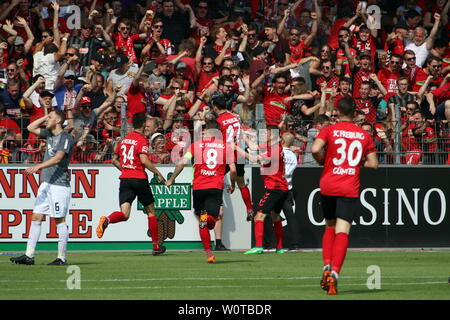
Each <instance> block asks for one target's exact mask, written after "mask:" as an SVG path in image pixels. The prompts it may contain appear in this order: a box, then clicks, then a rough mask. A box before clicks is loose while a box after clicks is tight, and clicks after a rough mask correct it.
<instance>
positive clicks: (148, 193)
mask: <svg viewBox="0 0 450 320" xmlns="http://www.w3.org/2000/svg"><path fill="white" fill-rule="evenodd" d="M134 187H135V193H136V195H137V198H138V201H139V202H140V203H142V205H143V206H144V207H149V206H150V205H151V204H153V203H155V198H154V197H153V192H152V189H151V188H150V184H149V182H148V181H147V180H146V179H136V181H135V186H134Z"/></svg>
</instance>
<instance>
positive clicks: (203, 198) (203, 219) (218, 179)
mask: <svg viewBox="0 0 450 320" xmlns="http://www.w3.org/2000/svg"><path fill="white" fill-rule="evenodd" d="M213 103H214V104H215V105H217V104H220V105H225V100H224V99H221V98H216V99H215V100H214V102H213ZM211 115H212V114H211V113H210V114H209V115H208V116H209V117H208V116H207V117H206V119H205V122H206V125H205V130H204V132H203V136H202V138H201V140H199V141H196V142H194V143H193V144H191V146H190V147H189V150H188V151H187V152H186V154H185V155H184V157H183V158H182V159H181V160H180V161H179V162H178V164H177V166H176V168H175V171H174V173H173V175H172V176H171V177H170V178H169V179H168V180H167V181H166V186H170V185H172V183H173V182H174V181H175V178H176V177H177V176H178V175H179V174H180V173H181V171H182V170H183V168H184V167H185V166H186V165H187V164H188V163H190V162H191V160H192V158H194V180H193V182H192V189H193V200H194V212H195V214H196V215H197V216H199V232H200V239H201V241H202V243H203V247H204V249H205V252H206V257H207V261H208V263H214V262H215V257H214V254H213V253H212V251H211V235H210V233H209V230H212V229H214V226H215V224H216V221H217V219H218V218H219V210H220V206H221V204H222V194H223V187H224V176H225V167H226V165H227V164H226V163H227V162H230V163H229V167H230V180H231V185H230V187H229V190H228V191H229V193H233V191H234V188H235V184H236V178H237V177H236V165H235V164H234V163H232V162H231V161H227V153H230V152H232V148H229V147H230V146H229V145H227V144H226V143H225V141H224V140H223V139H222V136H221V134H220V131H218V128H219V124H218V123H217V121H216V120H215V119H214V117H213V116H211ZM227 149H228V150H230V151H228V150H227Z"/></svg>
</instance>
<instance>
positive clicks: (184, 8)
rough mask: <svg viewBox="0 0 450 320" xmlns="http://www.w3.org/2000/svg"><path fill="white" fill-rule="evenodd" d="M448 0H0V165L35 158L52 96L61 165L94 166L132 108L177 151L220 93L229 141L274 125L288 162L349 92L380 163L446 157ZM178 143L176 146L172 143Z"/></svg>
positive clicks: (166, 159)
mask: <svg viewBox="0 0 450 320" xmlns="http://www.w3.org/2000/svg"><path fill="white" fill-rule="evenodd" d="M378 9H379V10H378ZM449 9H450V1H449V0H436V1H425V0H406V1H396V0H390V1H385V0H368V1H358V0H342V1H329V0H298V1H295V0H291V1H290V0H273V1H269V0H221V1H207V0H200V1H195V0H158V1H149V0H141V1H139V0H129V1H119V0H112V1H111V0H60V1H49V0H36V1H33V0H11V1H4V2H2V3H1V4H0V38H1V39H0V87H1V88H0V162H1V163H37V162H41V161H42V157H43V154H44V151H45V141H44V140H42V139H41V138H39V137H37V136H35V135H34V134H32V133H30V132H29V131H28V130H27V129H26V128H27V126H28V125H29V124H30V123H31V122H33V121H35V120H36V119H38V118H40V117H42V116H43V115H45V114H47V113H48V112H49V111H51V110H52V109H58V110H61V111H63V112H65V114H66V118H67V120H66V123H65V127H64V130H66V131H67V132H69V133H70V134H71V135H72V136H73V138H74V139H75V141H76V147H75V150H74V154H73V157H72V160H71V162H72V163H108V162H111V156H112V154H113V152H114V149H115V146H116V145H117V144H118V143H119V142H120V138H121V137H123V136H125V135H126V133H127V132H129V131H130V130H131V129H132V127H131V119H132V117H133V115H134V114H136V113H141V112H144V113H146V114H147V116H148V117H151V118H152V119H153V120H154V122H153V123H154V128H153V129H154V130H153V132H154V133H153V134H152V135H151V136H150V137H149V139H150V147H151V150H150V151H149V158H150V160H151V161H152V162H153V163H176V160H177V159H178V158H179V156H180V155H182V154H183V152H182V151H183V150H185V149H183V148H186V147H188V145H189V144H190V142H192V141H194V134H193V132H194V130H195V128H196V127H198V126H201V125H202V124H204V121H205V115H207V114H208V113H209V112H211V104H210V101H211V99H214V98H215V97H218V96H223V97H224V98H225V99H226V101H227V109H228V110H230V111H231V112H233V113H235V114H237V115H239V117H240V120H241V124H242V130H241V136H242V139H241V140H242V143H243V144H245V143H246V142H247V143H248V144H251V142H255V140H257V137H258V129H263V128H265V127H266V126H268V125H275V126H278V128H279V129H280V132H282V133H283V132H290V133H292V134H293V135H294V136H295V141H294V143H293V146H292V147H291V149H292V151H294V153H295V155H296V157H297V159H298V163H299V164H305V165H308V164H311V165H312V164H314V161H313V158H312V156H311V151H310V150H311V145H312V143H313V141H314V138H315V137H316V136H317V135H318V134H319V132H320V130H321V129H322V128H324V127H326V126H327V125H329V124H333V123H335V122H336V119H337V110H336V106H337V103H338V101H339V100H340V99H342V98H344V97H352V98H353V101H354V103H355V105H356V109H357V114H356V116H355V122H356V123H357V124H358V125H359V126H361V128H363V129H364V130H365V131H367V132H368V133H369V134H370V135H371V136H372V137H373V139H374V143H375V147H376V149H377V151H378V160H379V161H380V163H382V164H450V156H449V154H450V129H449V124H448V121H450V48H449V40H450V38H449V30H450V21H449ZM178 150H179V152H178Z"/></svg>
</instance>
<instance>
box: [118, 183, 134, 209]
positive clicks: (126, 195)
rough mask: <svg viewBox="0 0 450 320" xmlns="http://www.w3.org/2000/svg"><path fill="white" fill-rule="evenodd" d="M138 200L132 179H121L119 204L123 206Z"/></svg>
mask: <svg viewBox="0 0 450 320" xmlns="http://www.w3.org/2000/svg"><path fill="white" fill-rule="evenodd" d="M134 199H136V193H135V191H134V187H133V181H132V179H120V186H119V204H120V205H121V206H122V204H124V203H127V202H128V203H130V204H131V203H133V201H134Z"/></svg>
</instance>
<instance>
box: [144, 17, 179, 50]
mask: <svg viewBox="0 0 450 320" xmlns="http://www.w3.org/2000/svg"><path fill="white" fill-rule="evenodd" d="M163 28H164V24H163V22H162V20H161V18H155V19H154V20H153V23H152V27H151V29H152V30H151V36H150V39H149V40H148V41H147V43H146V44H145V47H144V49H142V53H141V55H142V56H145V55H150V48H151V47H152V46H155V45H156V47H157V48H158V49H159V51H160V52H161V54H162V55H166V54H174V53H175V48H174V47H173V45H172V43H171V42H170V40H169V39H161V35H162V32H163Z"/></svg>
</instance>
